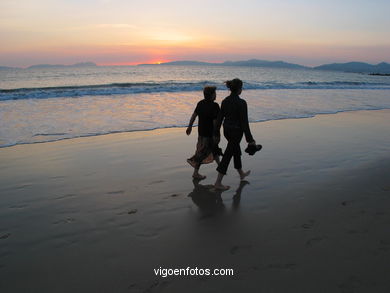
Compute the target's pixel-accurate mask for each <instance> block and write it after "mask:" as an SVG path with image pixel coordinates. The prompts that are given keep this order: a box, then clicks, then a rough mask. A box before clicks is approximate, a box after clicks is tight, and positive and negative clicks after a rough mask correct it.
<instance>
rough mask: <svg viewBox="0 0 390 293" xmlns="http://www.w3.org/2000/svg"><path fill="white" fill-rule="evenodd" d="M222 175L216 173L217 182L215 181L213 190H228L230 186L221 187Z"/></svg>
mask: <svg viewBox="0 0 390 293" xmlns="http://www.w3.org/2000/svg"><path fill="white" fill-rule="evenodd" d="M223 176H224V175H223V174H222V173H219V172H218V177H217V180H216V181H215V184H214V188H215V189H219V190H228V189H229V188H230V186H227V185H226V186H225V185H222V178H223Z"/></svg>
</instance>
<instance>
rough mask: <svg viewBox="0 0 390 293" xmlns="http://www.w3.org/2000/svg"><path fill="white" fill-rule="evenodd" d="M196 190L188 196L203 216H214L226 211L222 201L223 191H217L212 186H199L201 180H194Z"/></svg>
mask: <svg viewBox="0 0 390 293" xmlns="http://www.w3.org/2000/svg"><path fill="white" fill-rule="evenodd" d="M192 183H193V184H194V190H193V191H192V192H191V193H190V194H188V196H189V197H191V199H192V201H193V202H194V204H196V205H197V206H198V208H199V210H200V211H201V212H202V214H203V216H206V217H208V216H212V215H214V214H216V213H217V212H221V211H223V210H224V209H225V206H224V204H223V201H222V197H221V193H222V192H223V191H222V190H216V189H214V188H213V186H212V185H202V184H199V179H193V180H192Z"/></svg>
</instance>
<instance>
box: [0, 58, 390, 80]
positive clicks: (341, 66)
mask: <svg viewBox="0 0 390 293" xmlns="http://www.w3.org/2000/svg"><path fill="white" fill-rule="evenodd" d="M96 66H98V65H96V64H95V63H93V62H81V63H76V64H73V65H62V64H38V65H32V66H30V67H27V68H25V69H37V68H62V67H67V68H73V67H75V68H76V67H77V68H78V67H96ZM137 66H245V67H264V68H287V69H309V70H310V69H314V70H327V71H340V72H352V73H364V74H370V75H378V76H389V75H390V64H389V63H386V62H381V63H378V64H368V63H364V62H347V63H331V64H323V65H321V66H316V67H308V66H303V65H299V64H294V63H288V62H284V61H267V60H258V59H250V60H244V61H225V62H220V63H212V62H201V61H187V60H184V61H171V62H165V63H158V64H150V63H149V64H139V65H137ZM11 69H22V68H16V67H7V66H0V70H11Z"/></svg>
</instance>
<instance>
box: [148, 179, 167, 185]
mask: <svg viewBox="0 0 390 293" xmlns="http://www.w3.org/2000/svg"><path fill="white" fill-rule="evenodd" d="M163 182H165V181H164V180H156V181H152V182H150V183H149V184H150V185H152V184H158V183H163Z"/></svg>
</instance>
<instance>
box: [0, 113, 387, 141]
mask: <svg viewBox="0 0 390 293" xmlns="http://www.w3.org/2000/svg"><path fill="white" fill-rule="evenodd" d="M387 109H390V108H389V107H370V108H364V109H360V108H356V109H344V110H328V111H315V112H312V113H300V114H295V115H292V114H290V115H275V116H274V117H272V118H267V119H251V120H250V121H249V122H250V123H261V122H267V121H274V120H284V119H302V118H310V117H315V116H317V115H323V114H337V113H343V112H354V111H362V110H365V111H367V110H368V111H370V110H371V111H373V110H374V111H375V110H387ZM184 127H186V124H173V125H165V126H164V125H160V126H157V127H152V128H148V127H145V128H140V129H122V130H111V131H97V132H91V133H83V134H71V133H39V134H35V135H33V137H36V136H38V137H42V139H41V140H35V141H29V140H26V141H23V140H21V141H17V142H7V143H3V144H1V143H0V149H1V148H7V147H12V146H15V145H23V144H39V143H47V142H55V141H60V140H68V139H75V138H84V137H93V136H102V135H109V134H117V133H129V132H140V131H152V130H157V129H167V128H184ZM53 136H58V137H53ZM44 137H46V138H44Z"/></svg>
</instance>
